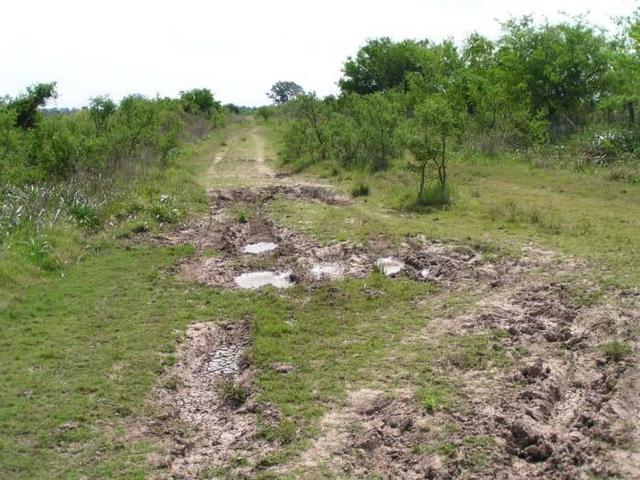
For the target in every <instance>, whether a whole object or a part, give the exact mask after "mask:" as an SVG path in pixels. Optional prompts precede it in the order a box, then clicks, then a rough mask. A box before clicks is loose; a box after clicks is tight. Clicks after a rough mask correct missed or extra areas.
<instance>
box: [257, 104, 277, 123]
mask: <svg viewBox="0 0 640 480" xmlns="http://www.w3.org/2000/svg"><path fill="white" fill-rule="evenodd" d="M275 114H276V109H275V108H274V107H268V106H266V105H264V106H262V107H259V108H258V109H257V110H256V116H257V117H258V118H261V119H262V120H269V119H270V118H272V117H273V116H274V115H275Z"/></svg>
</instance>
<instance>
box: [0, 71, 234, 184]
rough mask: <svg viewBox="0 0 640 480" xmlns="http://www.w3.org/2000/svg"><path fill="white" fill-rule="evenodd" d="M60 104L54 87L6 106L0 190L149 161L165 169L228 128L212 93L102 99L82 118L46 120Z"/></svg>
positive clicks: (0, 118)
mask: <svg viewBox="0 0 640 480" xmlns="http://www.w3.org/2000/svg"><path fill="white" fill-rule="evenodd" d="M56 96H57V91H56V83H55V82H54V83H41V84H37V85H33V86H30V87H27V89H26V92H25V93H24V94H22V95H18V96H16V97H15V98H11V97H3V98H0V179H2V182H0V183H5V184H6V183H9V184H15V185H20V184H25V183H34V182H42V181H48V180H55V179H64V178H67V177H69V176H71V175H73V174H75V173H78V172H80V171H108V170H113V169H117V168H118V166H119V164H121V163H122V162H125V161H127V162H135V161H139V160H143V159H145V158H146V159H149V158H153V159H159V160H161V161H166V160H167V159H168V158H169V157H170V156H171V155H172V154H173V153H174V152H176V151H177V148H178V147H179V145H180V143H181V142H183V141H185V140H187V139H188V138H190V137H192V136H194V135H195V136H199V135H202V134H204V133H205V132H206V131H208V130H209V129H210V127H212V126H215V125H218V124H220V123H221V122H223V120H224V110H223V108H222V106H221V104H220V103H219V102H218V101H217V100H215V98H214V96H213V94H212V93H211V91H210V90H209V89H206V88H202V89H193V90H188V91H183V92H181V93H180V97H179V98H145V97H143V96H141V95H129V96H127V97H125V98H123V99H122V100H120V102H118V103H116V102H114V101H113V100H111V99H110V98H109V97H106V96H99V97H96V98H93V99H91V101H90V103H89V105H88V106H87V107H86V108H83V109H81V110H79V111H72V112H70V113H55V112H51V111H47V112H43V108H42V107H44V106H45V105H46V103H47V102H48V101H49V100H51V99H54V98H56ZM45 113H46V114H45Z"/></svg>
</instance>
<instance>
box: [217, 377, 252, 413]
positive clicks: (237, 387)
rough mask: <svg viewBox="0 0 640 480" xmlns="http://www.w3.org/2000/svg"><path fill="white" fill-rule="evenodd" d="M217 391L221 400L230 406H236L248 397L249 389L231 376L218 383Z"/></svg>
mask: <svg viewBox="0 0 640 480" xmlns="http://www.w3.org/2000/svg"><path fill="white" fill-rule="evenodd" d="M218 393H219V395H220V398H221V399H222V402H223V403H224V404H225V405H228V406H230V407H232V408H238V407H239V406H241V405H242V404H243V403H244V402H245V400H246V399H247V398H248V397H249V390H248V389H247V388H246V387H245V386H243V385H241V384H239V383H236V382H235V381H234V380H233V379H231V378H227V379H224V380H222V381H220V382H219V383H218Z"/></svg>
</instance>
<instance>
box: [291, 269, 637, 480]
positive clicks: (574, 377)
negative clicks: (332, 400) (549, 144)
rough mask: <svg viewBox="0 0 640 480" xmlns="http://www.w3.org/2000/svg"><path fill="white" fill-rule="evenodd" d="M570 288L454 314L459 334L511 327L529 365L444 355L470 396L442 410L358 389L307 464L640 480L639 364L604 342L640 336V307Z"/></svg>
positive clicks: (388, 473)
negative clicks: (480, 365) (459, 362)
mask: <svg viewBox="0 0 640 480" xmlns="http://www.w3.org/2000/svg"><path fill="white" fill-rule="evenodd" d="M565 290H566V286H565V285H562V284H555V283H549V282H546V283H545V282H540V283H533V284H529V283H527V282H526V281H525V282H524V283H523V284H520V285H518V286H517V287H515V288H506V289H504V290H499V291H496V292H495V293H494V294H492V295H491V296H490V297H489V298H488V299H487V300H486V301H485V302H483V303H484V308H483V311H481V312H478V313H475V314H472V315H463V316H461V317H457V318H453V319H443V320H442V321H443V323H446V329H448V330H449V331H451V332H460V330H462V332H463V333H464V332H465V331H466V332H469V333H473V332H475V331H482V332H486V331H487V329H504V330H506V331H507V332H509V336H508V339H507V341H506V345H505V348H507V349H509V350H511V351H522V352H525V353H524V358H523V361H522V362H521V363H520V364H518V365H515V366H513V367H509V368H506V369H491V370H489V371H485V372H482V371H478V370H473V369H471V370H464V369H460V368H456V366H454V365H452V364H450V363H448V362H446V361H443V362H442V365H441V366H440V373H441V374H442V375H443V376H446V377H448V378H453V379H455V383H456V385H457V388H458V389H459V391H458V395H460V397H461V398H466V399H468V400H467V401H466V402H465V403H464V405H463V406H462V407H461V408H453V409H451V410H443V411H439V412H435V413H428V412H427V411H425V409H424V408H422V407H421V406H419V405H418V404H417V401H416V399H415V395H414V394H413V393H412V392H410V391H395V392H394V391H387V392H381V391H371V390H361V391H354V392H351V394H350V396H349V401H348V402H347V405H346V406H343V407H341V408H339V409H337V410H333V411H331V412H329V413H327V415H326V416H325V419H324V420H323V421H322V427H323V432H324V434H323V435H322V436H321V437H319V438H318V439H317V440H316V441H315V442H314V443H313V445H312V446H311V447H310V449H309V450H307V451H306V452H305V453H303V455H302V460H301V462H300V465H302V466H316V465H317V464H318V463H317V462H320V464H322V465H324V466H326V467H329V468H330V469H331V471H332V472H333V474H334V475H335V476H336V477H341V478H342V477H347V478H370V477H371V476H374V475H379V476H381V477H382V478H389V479H391V478H406V479H418V478H442V479H448V478H504V479H511V478H522V479H526V478H553V479H566V480H569V479H580V478H584V479H587V478H594V477H597V478H630V479H633V478H640V470H639V465H640V463H639V460H640V456H639V453H638V450H637V448H634V447H633V446H634V445H636V446H637V445H638V439H639V437H638V413H639V412H640V398H639V397H638V395H637V393H638V383H637V381H638V379H639V378H640V375H639V371H638V367H637V363H636V359H635V358H634V357H630V358H627V359H624V360H622V361H613V360H607V358H606V357H605V356H604V354H603V352H602V350H601V348H600V347H601V346H602V344H603V343H604V342H605V341H606V340H607V339H610V338H612V337H617V338H629V337H633V335H634V333H633V332H634V331H637V325H638V321H639V320H640V305H639V303H640V302H638V301H634V302H629V301H626V304H627V308H620V307H619V305H620V304H621V303H623V304H624V303H625V302H621V301H620V298H611V299H609V301H608V302H606V303H605V304H604V305H599V306H589V307H586V306H579V305H575V304H573V303H572V302H571V301H570V297H569V296H568V295H567V294H566V291H565ZM616 305H618V306H617V307H616ZM429 330H430V332H433V327H432V326H430V327H429ZM425 347H426V348H428V346H427V345H425ZM525 349H526V350H525ZM636 352H637V347H636ZM443 432H444V433H443ZM474 439H481V440H482V444H481V448H479V447H478V445H479V443H478V442H477V441H476V443H474ZM313 459H315V462H314V460H313Z"/></svg>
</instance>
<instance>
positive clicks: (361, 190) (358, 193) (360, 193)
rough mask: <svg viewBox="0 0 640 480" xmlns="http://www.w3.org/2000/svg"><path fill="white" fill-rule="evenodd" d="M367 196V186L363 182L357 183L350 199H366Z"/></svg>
mask: <svg viewBox="0 0 640 480" xmlns="http://www.w3.org/2000/svg"><path fill="white" fill-rule="evenodd" d="M368 195H369V185H368V184H366V183H363V182H361V183H358V184H357V185H356V186H355V187H353V189H352V190H351V196H352V197H366V196H368Z"/></svg>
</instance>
